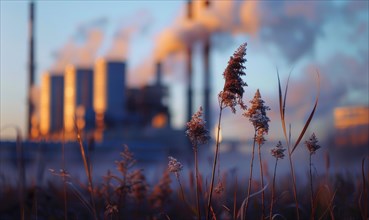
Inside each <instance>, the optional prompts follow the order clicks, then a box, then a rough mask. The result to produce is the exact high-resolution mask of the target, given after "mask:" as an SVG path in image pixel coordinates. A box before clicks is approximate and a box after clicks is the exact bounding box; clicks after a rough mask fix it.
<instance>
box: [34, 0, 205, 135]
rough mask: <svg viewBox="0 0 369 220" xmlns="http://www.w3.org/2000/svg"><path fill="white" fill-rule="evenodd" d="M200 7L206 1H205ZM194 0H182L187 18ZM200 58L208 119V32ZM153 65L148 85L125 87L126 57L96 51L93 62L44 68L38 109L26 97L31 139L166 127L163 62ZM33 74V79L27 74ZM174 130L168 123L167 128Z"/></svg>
mask: <svg viewBox="0 0 369 220" xmlns="http://www.w3.org/2000/svg"><path fill="white" fill-rule="evenodd" d="M204 7H206V8H207V7H209V2H208V1H205V4H204ZM192 8H193V3H192V1H191V0H189V1H188V2H187V19H188V21H189V22H192V20H193V19H194V17H193V16H195V15H194V12H193V9H192ZM33 17H34V3H33V2H31V4H30V28H31V30H33V29H32V27H33V23H34V21H33ZM30 34H31V35H30V39H31V40H30V42H29V46H30V66H29V73H30V84H29V86H30V88H31V87H33V86H34V80H33V78H34V55H33V53H34V49H33V47H34V42H33V39H34V34H33V31H31V32H30ZM203 44H204V48H203V59H204V89H203V91H204V105H203V106H204V109H205V111H204V115H205V120H206V121H207V125H208V126H211V124H210V98H209V96H210V87H211V85H210V79H211V77H210V61H209V56H210V33H208V35H207V37H206V39H205V40H204V42H203ZM192 47H193V42H188V44H187V48H186V53H187V58H186V59H187V61H186V62H187V65H186V68H187V73H188V75H187V76H188V78H187V82H186V83H187V89H186V90H187V91H186V98H185V100H186V108H187V113H186V114H187V117H186V119H187V120H190V119H191V117H192V113H193V82H192V81H193V70H192V69H193V64H192V53H193V52H192V50H193V48H192ZM153 65H155V69H156V70H155V73H154V75H155V76H156V80H155V82H154V83H152V84H151V85H145V86H141V87H140V88H130V87H129V86H128V85H127V62H126V61H125V60H123V58H122V59H116V58H114V59H112V58H109V59H107V58H104V57H100V58H98V59H96V60H95V61H94V65H91V66H88V65H83V66H81V65H78V64H75V63H73V62H72V63H69V64H67V65H66V66H65V67H64V69H63V70H62V71H60V70H59V71H58V72H56V71H49V72H46V73H44V74H43V76H42V82H41V86H40V104H39V106H37V107H38V109H36V110H37V111H35V106H34V105H33V103H32V102H31V101H30V102H29V110H30V111H29V116H28V119H29V126H30V128H29V129H30V130H31V129H33V130H37V131H38V132H33V135H30V139H38V138H46V139H50V140H61V139H62V138H63V139H65V140H71V139H75V135H76V133H75V132H81V133H83V134H86V135H87V136H89V137H92V138H94V139H95V140H104V139H106V138H113V139H114V138H116V137H128V136H129V135H132V131H136V132H134V133H141V132H142V131H143V129H145V128H154V129H163V128H169V129H172V128H171V114H170V108H169V103H168V102H167V100H168V95H169V89H168V87H167V86H166V85H164V84H163V81H162V63H161V61H160V62H159V61H158V62H157V63H156V64H153ZM31 79H32V80H31ZM35 112H37V113H38V117H37V118H38V119H39V121H38V123H35V124H34V125H31V118H32V115H35V114H36V113H35ZM172 130H173V129H172Z"/></svg>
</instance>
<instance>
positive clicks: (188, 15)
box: [186, 0, 193, 121]
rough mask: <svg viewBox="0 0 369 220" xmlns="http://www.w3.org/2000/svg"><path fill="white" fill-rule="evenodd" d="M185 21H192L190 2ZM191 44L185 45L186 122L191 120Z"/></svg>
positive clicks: (190, 2)
mask: <svg viewBox="0 0 369 220" xmlns="http://www.w3.org/2000/svg"><path fill="white" fill-rule="evenodd" d="M187 19H188V20H191V19H192V0H188V2H187ZM191 43H192V42H190V43H189V45H187V65H186V66H187V71H188V81H187V83H188V84H187V121H190V120H191V118H192V93H193V89H192V46H191Z"/></svg>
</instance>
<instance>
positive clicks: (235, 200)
mask: <svg viewBox="0 0 369 220" xmlns="http://www.w3.org/2000/svg"><path fill="white" fill-rule="evenodd" d="M233 220H237V176H236V180H235V182H234V193H233Z"/></svg>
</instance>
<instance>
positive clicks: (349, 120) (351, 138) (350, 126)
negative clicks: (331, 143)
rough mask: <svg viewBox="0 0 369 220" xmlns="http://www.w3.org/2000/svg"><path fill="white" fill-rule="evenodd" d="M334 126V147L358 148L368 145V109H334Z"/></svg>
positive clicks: (358, 107)
mask: <svg viewBox="0 0 369 220" xmlns="http://www.w3.org/2000/svg"><path fill="white" fill-rule="evenodd" d="M333 115H334V126H335V129H336V131H335V132H336V135H335V146H337V147H347V146H351V147H360V146H367V145H368V143H369V137H368V133H369V108H368V107H367V106H350V107H339V108H335V109H334V112H333Z"/></svg>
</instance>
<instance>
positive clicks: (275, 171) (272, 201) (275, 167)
mask: <svg viewBox="0 0 369 220" xmlns="http://www.w3.org/2000/svg"><path fill="white" fill-rule="evenodd" d="M277 163H278V159H276V160H275V165H274V174H273V186H272V198H271V200H270V211H269V219H270V220H272V216H273V204H274V194H275V176H276V173H277Z"/></svg>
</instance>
